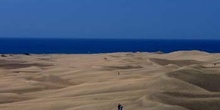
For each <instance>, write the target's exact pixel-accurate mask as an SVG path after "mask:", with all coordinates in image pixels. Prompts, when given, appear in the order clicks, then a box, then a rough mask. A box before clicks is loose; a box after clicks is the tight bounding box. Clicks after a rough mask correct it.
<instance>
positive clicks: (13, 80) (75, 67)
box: [0, 51, 220, 110]
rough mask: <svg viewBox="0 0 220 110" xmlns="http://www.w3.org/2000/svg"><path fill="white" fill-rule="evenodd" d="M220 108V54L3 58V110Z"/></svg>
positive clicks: (0, 81)
mask: <svg viewBox="0 0 220 110" xmlns="http://www.w3.org/2000/svg"><path fill="white" fill-rule="evenodd" d="M118 103H121V104H122V105H123V106H124V110H219V108H220V54H217V53H215V54H214V53H212V54H210V53H206V52H200V51H178V52H172V53H167V54H163V53H141V52H137V53H109V54H68V55H67V54H47V55H43V54H42V55H35V54H31V55H18V54H17V55H5V56H4V57H0V110H117V104H118Z"/></svg>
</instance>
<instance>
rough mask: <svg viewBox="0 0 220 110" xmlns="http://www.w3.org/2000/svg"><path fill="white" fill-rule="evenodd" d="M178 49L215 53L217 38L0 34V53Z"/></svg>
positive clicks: (71, 52) (72, 52)
mask: <svg viewBox="0 0 220 110" xmlns="http://www.w3.org/2000/svg"><path fill="white" fill-rule="evenodd" d="M179 50H200V51H206V52H210V53H219V52H220V40H143V39H140V40H131V39H59V38H53V39H52V38H48V39H45V38H41V39H40V38H0V53H1V54H21V53H35V54H49V53H64V54H88V53H112V52H138V51H139V52H156V51H162V52H165V53H167V52H173V51H179Z"/></svg>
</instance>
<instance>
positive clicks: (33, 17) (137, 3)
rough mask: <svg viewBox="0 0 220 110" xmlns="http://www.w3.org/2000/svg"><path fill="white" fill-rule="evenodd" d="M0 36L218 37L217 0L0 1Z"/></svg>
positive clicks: (219, 1)
mask: <svg viewBox="0 0 220 110" xmlns="http://www.w3.org/2000/svg"><path fill="white" fill-rule="evenodd" d="M0 37H70V38H138V39H142V38H144V39H220V0H0Z"/></svg>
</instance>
